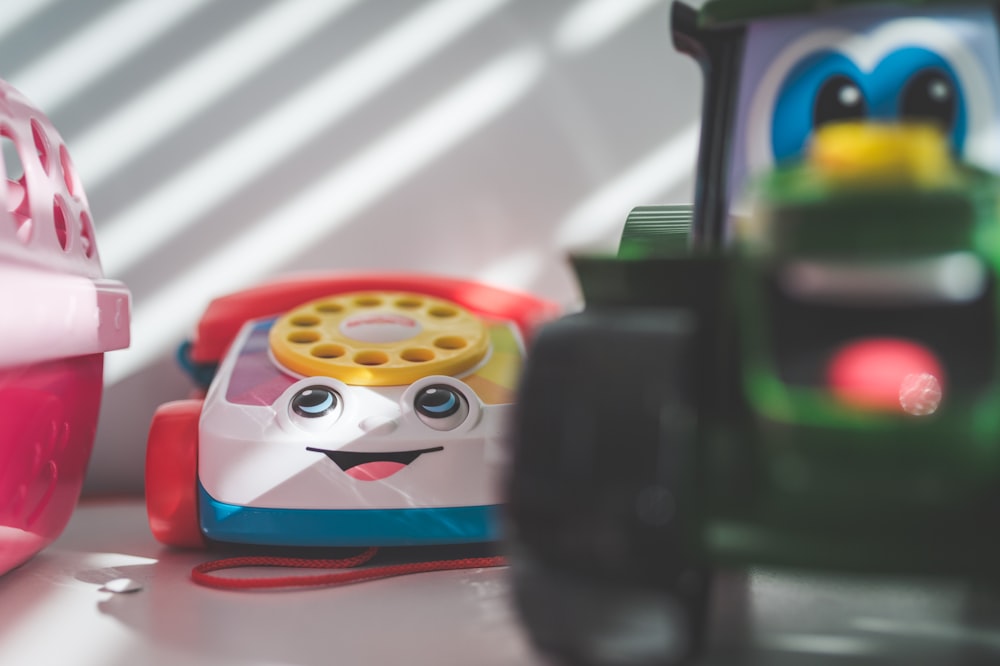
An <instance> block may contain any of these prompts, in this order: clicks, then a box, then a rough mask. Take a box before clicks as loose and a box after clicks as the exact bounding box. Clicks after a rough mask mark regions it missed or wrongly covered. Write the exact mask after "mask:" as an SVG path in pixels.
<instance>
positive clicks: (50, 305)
mask: <svg viewBox="0 0 1000 666" xmlns="http://www.w3.org/2000/svg"><path fill="white" fill-rule="evenodd" d="M0 144H2V145H3V150H4V155H5V159H4V160H3V161H0V176H2V177H0V574H2V573H4V572H6V571H8V570H9V569H11V568H13V567H15V566H17V565H18V564H21V563H22V562H24V561H26V560H27V559H28V558H30V557H31V556H32V555H34V554H35V553H36V552H38V550H40V549H41V548H43V547H45V545H47V544H48V543H50V542H51V541H52V540H53V539H55V538H56V537H57V536H58V535H59V534H60V532H62V529H63V528H64V527H65V525H66V522H67V521H68V520H69V516H70V514H71V513H72V511H73V508H74V506H75V505H76V501H77V499H78V498H79V494H80V488H81V486H82V484H83V475H84V472H85V471H86V468H87V462H88V460H89V458H90V451H91V448H92V447H93V443H94V434H95V432H96V427H97V414H98V410H99V407H100V398H101V391H102V389H103V375H102V372H103V365H104V352H105V351H109V350H112V349H121V348H123V347H127V346H128V343H129V315H130V302H129V301H130V299H129V293H128V290H127V289H126V288H125V286H124V285H122V284H121V283H120V282H116V281H114V280H106V279H104V274H103V271H102V270H101V262H100V257H99V254H98V251H97V243H96V238H95V235H94V228H93V224H92V220H91V216H90V208H89V206H88V204H87V198H86V195H85V194H84V191H83V188H82V187H81V185H80V181H79V178H78V177H77V174H76V171H75V169H74V168H73V164H72V161H71V160H70V157H69V151H68V150H67V149H66V146H65V144H64V143H63V140H62V137H60V136H59V133H58V132H57V131H56V130H55V128H54V127H53V126H52V124H51V123H50V122H49V120H48V118H46V117H45V116H44V115H43V114H42V113H41V112H40V111H38V109H36V108H35V107H34V106H33V105H32V104H31V103H30V102H28V100H26V99H25V98H24V96H23V95H21V94H20V93H19V92H18V91H17V90H15V89H14V88H12V87H11V86H10V85H9V84H8V83H6V82H5V81H2V80H0ZM4 184H5V185H6V186H4Z"/></svg>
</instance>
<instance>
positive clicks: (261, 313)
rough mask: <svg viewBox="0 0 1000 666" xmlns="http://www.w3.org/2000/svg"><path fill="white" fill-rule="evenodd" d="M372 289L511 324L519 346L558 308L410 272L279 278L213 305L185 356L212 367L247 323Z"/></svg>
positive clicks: (502, 291)
mask: <svg viewBox="0 0 1000 666" xmlns="http://www.w3.org/2000/svg"><path fill="white" fill-rule="evenodd" d="M372 290H375V291H401V292H412V293H420V294H425V295H427V296H434V297H437V298H443V299H446V300H450V301H453V302H455V303H457V304H458V305H461V306H462V307H463V308H465V309H467V310H469V311H470V312H472V313H473V314H477V315H480V316H485V317H489V318H494V319H506V320H509V321H512V322H514V323H515V324H516V325H517V326H518V328H519V329H520V332H521V335H522V337H523V338H524V339H525V341H528V340H530V337H531V334H532V332H533V331H534V330H535V328H536V327H537V325H539V324H540V323H542V322H544V321H547V320H550V319H553V318H554V317H556V316H558V315H559V314H560V311H559V308H558V306H556V305H555V304H553V303H551V302H549V301H545V300H543V299H540V298H536V297H534V296H531V295H528V294H523V293H518V292H513V291H508V290H506V289H500V288H497V287H491V286H488V285H484V284H481V283H478V282H473V281H470V280H461V279H457V278H449V277H440V276H430V275H424V274H411V273H322V274H312V275H305V276H296V277H290V278H284V279H279V280H276V281H274V282H270V283H267V284H264V285H261V286H257V287H253V288H250V289H247V290H245V291H240V292H237V293H234V294H229V295H227V296H222V297H220V298H217V299H215V300H213V301H212V302H211V303H210V304H209V305H208V307H207V308H206V310H205V314H204V315H203V316H202V318H201V320H200V321H199V323H198V327H197V330H196V332H195V337H194V339H193V340H192V343H191V347H190V349H189V350H188V352H187V353H188V354H189V358H190V360H191V361H192V362H194V363H198V364H210V363H216V362H218V361H219V360H220V359H221V358H222V356H223V355H224V354H225V352H226V349H227V348H228V347H229V344H230V343H231V342H232V340H233V338H235V337H236V334H237V333H238V332H239V330H240V327H242V326H243V324H244V323H245V322H246V321H248V320H250V319H257V318H262V317H268V316H272V315H280V314H283V313H285V312H287V311H288V310H291V309H292V308H294V307H296V306H298V305H301V304H302V303H305V302H307V301H310V300H314V299H318V298H323V297H324V296H333V295H336V294H342V293H347V292H355V291H372Z"/></svg>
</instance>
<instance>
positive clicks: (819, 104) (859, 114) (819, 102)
mask: <svg viewBox="0 0 1000 666" xmlns="http://www.w3.org/2000/svg"><path fill="white" fill-rule="evenodd" d="M867 115H868V102H867V101H866V100H865V96H864V94H863V93H862V92H861V88H860V87H859V86H858V84H857V83H855V82H854V81H853V80H851V78H850V77H848V76H844V75H843V74H836V75H834V76H831V77H830V78H828V79H827V80H826V81H824V82H823V83H822V85H820V88H819V92H818V93H817V94H816V101H815V103H814V104H813V127H816V128H819V127H822V126H823V125H826V124H827V123H832V122H838V121H845V120H860V119H862V118H864V117H865V116H867Z"/></svg>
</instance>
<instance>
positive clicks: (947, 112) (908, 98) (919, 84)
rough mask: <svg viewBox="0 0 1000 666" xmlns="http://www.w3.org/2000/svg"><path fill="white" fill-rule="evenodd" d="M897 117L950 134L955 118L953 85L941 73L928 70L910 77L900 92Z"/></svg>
mask: <svg viewBox="0 0 1000 666" xmlns="http://www.w3.org/2000/svg"><path fill="white" fill-rule="evenodd" d="M899 99H900V104H899V115H900V116H901V117H902V118H904V119H907V120H921V121H927V122H932V123H935V124H937V125H938V126H939V127H940V128H941V129H942V130H943V131H945V132H946V133H947V132H951V130H952V128H953V127H954V125H955V118H956V116H957V115H958V95H957V94H956V90H955V84H954V83H953V82H952V80H951V77H949V76H948V74H947V73H945V72H944V70H941V69H939V68H937V67H929V68H926V69H923V70H920V71H918V72H917V73H916V74H914V75H913V76H911V77H910V79H909V80H908V81H907V82H906V84H905V85H904V86H903V90H902V92H901V93H900V98H899Z"/></svg>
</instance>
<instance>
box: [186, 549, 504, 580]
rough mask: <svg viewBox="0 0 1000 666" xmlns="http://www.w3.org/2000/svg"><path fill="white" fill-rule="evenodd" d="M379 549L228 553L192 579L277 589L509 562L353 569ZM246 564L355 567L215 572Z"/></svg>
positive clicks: (200, 567) (201, 566)
mask: <svg viewBox="0 0 1000 666" xmlns="http://www.w3.org/2000/svg"><path fill="white" fill-rule="evenodd" d="M377 552H378V548H369V549H368V550H366V551H365V552H363V553H361V554H360V555H355V556H353V557H344V558H341V559H336V560H323V559H308V558H297V557H228V558H224V559H221V560H212V561H210V562H203V563H201V564H199V565H197V566H195V567H194V568H193V569H192V570H191V580H193V581H194V582H196V583H198V584H199V585H204V586H206V587H214V588H218V589H222V590H253V589H273V588H279V587H324V586H331V585H344V584H346V583H355V582H359V581H363V580H376V579H379V578H391V577H392V576H404V575H406V574H415V573H425V572H428V571H448V570H453V569H485V568H489V567H501V566H505V565H506V564H507V561H506V559H504V558H503V557H501V556H494V557H467V558H463V559H457V560H434V561H430V562H408V563H406V564H389V565H385V566H380V567H368V568H366V569H353V567H358V566H361V565H362V564H364V563H366V562H368V561H369V560H370V559H372V558H373V557H374V556H375V553H377ZM243 567H294V568H300V569H352V570H351V571H338V572H331V573H324V574H316V575H311V576H304V575H294V576H272V577H268V578H231V577H227V576H216V575H213V574H212V572H213V571H220V570H223V569H237V568H243Z"/></svg>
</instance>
